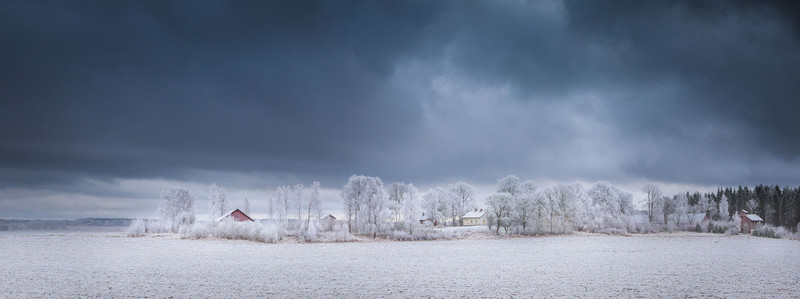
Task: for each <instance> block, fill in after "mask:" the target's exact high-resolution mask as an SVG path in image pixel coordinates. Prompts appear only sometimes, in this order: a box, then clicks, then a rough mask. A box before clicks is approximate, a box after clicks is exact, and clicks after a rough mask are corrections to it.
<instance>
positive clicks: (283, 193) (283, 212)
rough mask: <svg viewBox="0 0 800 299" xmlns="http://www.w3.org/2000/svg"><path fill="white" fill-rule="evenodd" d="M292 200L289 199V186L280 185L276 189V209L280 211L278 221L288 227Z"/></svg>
mask: <svg viewBox="0 0 800 299" xmlns="http://www.w3.org/2000/svg"><path fill="white" fill-rule="evenodd" d="M291 203H292V201H291V200H290V199H289V186H278V188H276V189H275V210H276V212H277V213H278V221H279V222H280V223H281V225H283V226H284V227H286V223H287V221H288V219H289V209H290V207H291Z"/></svg>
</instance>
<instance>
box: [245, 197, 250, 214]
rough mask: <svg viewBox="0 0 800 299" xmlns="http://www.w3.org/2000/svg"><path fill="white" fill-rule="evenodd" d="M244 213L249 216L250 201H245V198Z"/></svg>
mask: <svg viewBox="0 0 800 299" xmlns="http://www.w3.org/2000/svg"><path fill="white" fill-rule="evenodd" d="M244 213H245V214H247V215H248V216H249V215H250V200H249V199H247V196H245V197H244Z"/></svg>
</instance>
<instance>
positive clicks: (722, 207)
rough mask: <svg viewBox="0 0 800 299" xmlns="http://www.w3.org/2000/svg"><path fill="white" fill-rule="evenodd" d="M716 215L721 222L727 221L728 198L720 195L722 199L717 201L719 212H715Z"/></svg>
mask: <svg viewBox="0 0 800 299" xmlns="http://www.w3.org/2000/svg"><path fill="white" fill-rule="evenodd" d="M717 215H719V217H720V218H721V219H722V220H723V221H728V219H730V213H729V210H728V197H727V196H725V195H722V198H721V199H720V200H719V210H718V211H717Z"/></svg>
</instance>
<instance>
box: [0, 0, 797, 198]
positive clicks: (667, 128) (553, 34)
mask: <svg viewBox="0 0 800 299" xmlns="http://www.w3.org/2000/svg"><path fill="white" fill-rule="evenodd" d="M0 7H1V9H0V36H1V37H0V38H1V39H2V43H3V45H4V47H2V48H0V57H2V58H0V62H1V63H2V68H3V70H2V71H0V101H1V102H0V103H1V104H2V105H3V107H4V109H2V110H0V179H2V182H4V183H2V184H3V185H5V186H0V187H9V186H20V185H37V184H47V183H51V182H54V181H60V182H65V181H66V182H69V181H70V180H74V179H76V178H81V177H94V178H99V179H111V178H120V177H121V178H140V177H143V178H159V177H160V178H191V177H192V176H193V175H196V172H197V171H233V172H244V173H251V172H270V173H287V174H290V175H293V176H300V177H303V178H304V179H305V178H312V179H313V178H322V179H323V183H327V184H328V185H329V186H330V185H334V186H335V185H338V184H341V183H342V182H343V180H344V179H345V178H346V176H347V175H349V174H352V173H365V174H371V175H381V176H385V177H387V180H395V179H397V180H406V181H409V180H410V181H415V180H431V181H437V180H446V179H451V178H452V179H461V178H472V179H475V180H483V181H485V180H487V179H488V180H490V181H489V183H491V180H492V179H494V178H497V177H500V176H502V175H504V174H506V173H517V174H520V175H523V176H528V177H551V178H555V179H565V180H575V179H588V180H597V179H619V180H623V179H647V180H657V181H668V182H682V183H698V184H701V183H707V184H740V183H743V184H746V183H781V184H792V183H795V182H796V181H797V180H798V179H800V173H798V172H797V171H795V170H793V169H794V168H791V167H776V166H775V165H784V166H785V165H796V164H797V163H798V161H800V160H798V154H800V153H799V152H798V151H797V149H798V148H800V143H798V140H800V133H799V132H800V128H798V123H799V122H798V121H797V120H796V115H798V112H800V108H798V106H797V105H796V102H797V100H798V99H800V89H798V84H796V82H800V80H798V79H800V76H798V75H800V74H799V73H798V72H800V71H798V70H800V58H799V57H800V56H799V55H797V54H796V53H800V45H799V44H798V37H799V36H800V33H798V32H799V31H798V18H797V11H798V10H797V6H795V5H792V4H791V2H759V3H753V2H742V3H738V2H728V1H720V2H715V1H708V2H706V1H688V2H643V1H620V2H614V1H611V2H605V1H591V2H586V1H578V2H571V1H568V2H560V1H534V2H526V3H521V2H494V1H493V2H489V1H487V2H463V1H454V2H434V1H420V2H413V1H408V2H405V1H404V2H352V3H351V2H348V3H345V2H335V1H320V2H307V1H275V2H167V1H152V2H100V3H87V2H81V1H77V2H71V1H59V2H36V1H6V2H4V3H3V4H2V5H1V6H0ZM731 165H734V166H731ZM726 167H728V168H726ZM697 168H700V169H699V170H698V169H697ZM720 169H730V170H731V171H720ZM770 170H775V171H780V174H776V173H775V172H773V171H770ZM326 179H327V180H328V181H325V180H326ZM766 179H769V180H771V181H763V180H766Z"/></svg>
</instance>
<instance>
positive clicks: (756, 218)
mask: <svg viewBox="0 0 800 299" xmlns="http://www.w3.org/2000/svg"><path fill="white" fill-rule="evenodd" d="M746 216H747V219H750V221H761V222H763V221H764V219H761V217H758V215H756V214H747V215H746Z"/></svg>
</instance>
